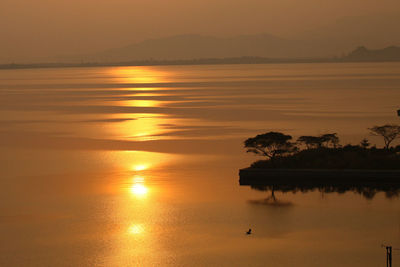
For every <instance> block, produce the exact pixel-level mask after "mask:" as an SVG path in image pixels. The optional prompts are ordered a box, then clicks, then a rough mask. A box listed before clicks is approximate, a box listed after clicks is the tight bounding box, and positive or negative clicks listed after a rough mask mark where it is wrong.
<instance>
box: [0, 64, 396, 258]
mask: <svg viewBox="0 0 400 267" xmlns="http://www.w3.org/2000/svg"><path fill="white" fill-rule="evenodd" d="M0 96H1V97H0V120H1V124H0V127H1V129H0V137H1V138H0V145H1V154H0V174H1V176H0V177H1V178H0V237H1V238H0V266H385V256H386V255H385V250H384V249H383V248H382V247H381V245H382V244H391V245H393V246H394V247H395V248H400V199H399V198H398V197H396V196H391V197H387V195H386V194H385V193H383V192H377V193H376V194H375V192H371V194H368V196H367V197H365V194H364V195H363V194H359V193H355V192H345V193H340V194H339V193H335V192H332V193H327V192H322V191H321V190H315V191H312V192H306V193H302V192H296V193H294V192H286V193H283V192H279V191H278V192H275V197H276V199H277V201H276V202H274V203H271V202H268V201H264V200H265V199H267V198H270V195H271V192H270V191H258V190H253V189H251V188H250V187H241V186H239V184H238V170H239V169H240V168H243V167H247V166H248V165H249V164H250V163H251V162H252V161H254V160H256V159H258V158H257V157H256V156H253V155H250V154H246V153H245V151H244V149H243V148H242V143H243V140H244V139H245V138H247V137H250V136H254V135H256V134H258V133H262V132H266V131H271V130H274V131H282V132H284V133H287V134H291V135H293V136H294V137H295V138H297V137H298V136H299V135H304V134H309V135H317V134H322V133H327V132H337V133H338V134H339V137H340V138H341V140H342V143H349V142H352V143H358V142H359V141H360V140H361V139H362V138H364V137H367V138H368V139H370V140H371V142H372V143H376V144H377V145H378V146H381V145H382V143H381V142H380V140H379V139H374V138H371V137H370V136H369V135H368V130H367V128H368V127H371V126H374V125H377V124H383V123H400V118H399V117H397V116H396V109H398V108H399V106H400V102H399V101H400V64H399V63H390V64H389V63H384V64H279V65H235V66H233V65H221V66H178V67H177V66H174V67H170V66H168V67H112V68H71V69H32V70H2V71H0ZM248 228H252V229H253V232H254V234H253V235H250V236H246V235H245V231H247V230H248ZM393 261H394V266H397V265H399V266H400V252H399V250H394V256H393Z"/></svg>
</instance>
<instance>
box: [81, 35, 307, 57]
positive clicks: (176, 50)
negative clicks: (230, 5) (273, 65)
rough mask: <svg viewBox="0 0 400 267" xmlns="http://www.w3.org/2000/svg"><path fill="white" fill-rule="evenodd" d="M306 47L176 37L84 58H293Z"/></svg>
mask: <svg viewBox="0 0 400 267" xmlns="http://www.w3.org/2000/svg"><path fill="white" fill-rule="evenodd" d="M308 50H310V48H309V45H308V44H307V43H304V42H302V41H293V40H287V39H283V38H279V37H276V36H273V35H268V34H261V35H241V36H235V37H230V38H220V37H212V36H203V35H194V34H187V35H177V36H171V37H166V38H159V39H150V40H146V41H143V42H139V43H137V44H133V45H129V46H125V47H121V48H116V49H110V50H107V51H104V52H101V53H97V54H92V55H86V56H84V60H85V61H97V62H120V61H129V60H182V59H200V58H228V57H243V56H246V57H255V56H257V57H273V58H282V57H284V58H293V57H299V56H301V55H304V54H307V51H308Z"/></svg>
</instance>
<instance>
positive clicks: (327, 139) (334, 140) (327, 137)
mask: <svg viewBox="0 0 400 267" xmlns="http://www.w3.org/2000/svg"><path fill="white" fill-rule="evenodd" d="M320 138H321V141H322V143H323V144H326V146H327V147H329V145H330V144H331V145H332V147H333V148H336V147H337V146H338V144H339V137H338V136H337V133H331V134H323V135H321V136H320Z"/></svg>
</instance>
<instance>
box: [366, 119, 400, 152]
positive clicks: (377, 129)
mask: <svg viewBox="0 0 400 267" xmlns="http://www.w3.org/2000/svg"><path fill="white" fill-rule="evenodd" d="M369 130H370V131H371V134H373V135H376V136H382V137H383V141H384V142H385V148H386V149H389V146H390V143H392V142H393V140H395V139H396V138H398V137H400V126H398V125H390V124H386V125H383V126H374V127H372V128H370V129H369Z"/></svg>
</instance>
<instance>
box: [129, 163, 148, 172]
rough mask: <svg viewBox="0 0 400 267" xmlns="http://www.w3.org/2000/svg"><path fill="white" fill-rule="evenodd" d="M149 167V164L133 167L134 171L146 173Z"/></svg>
mask: <svg viewBox="0 0 400 267" xmlns="http://www.w3.org/2000/svg"><path fill="white" fill-rule="evenodd" d="M148 168H149V166H148V165H147V164H136V165H134V166H133V167H132V169H133V170H134V171H144V170H146V169H148Z"/></svg>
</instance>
